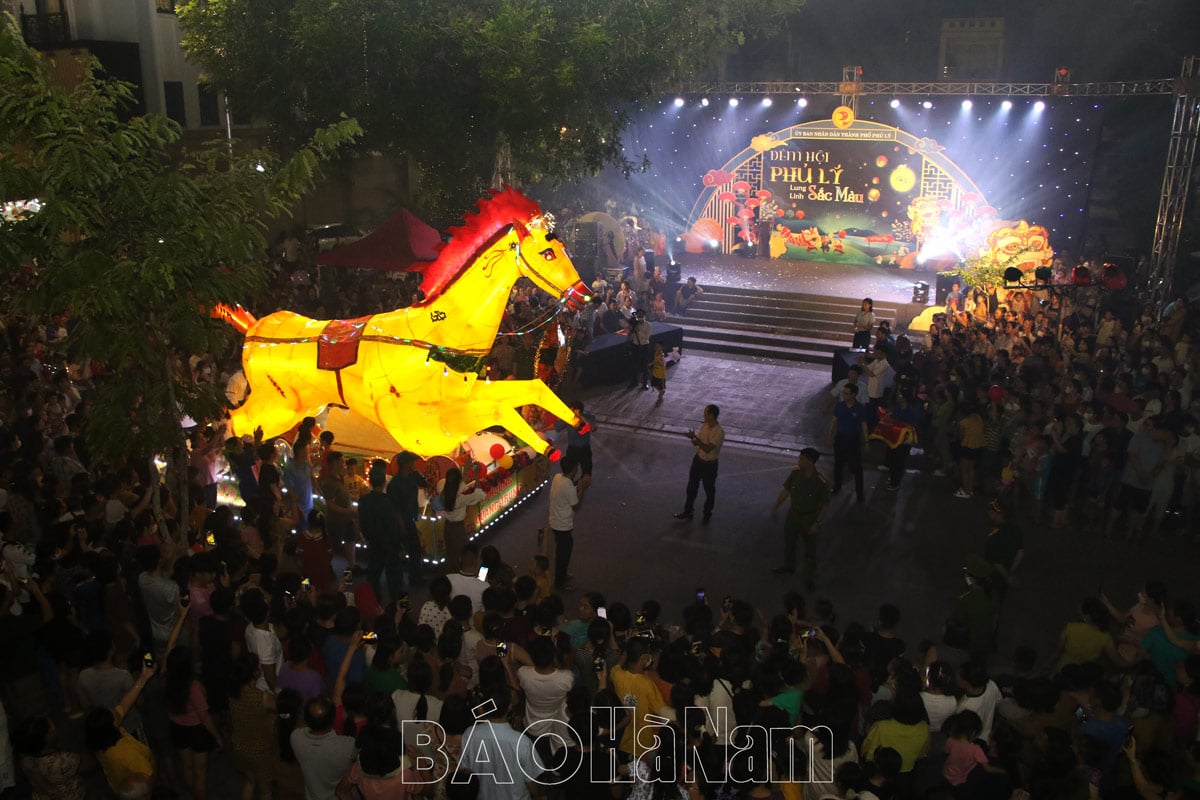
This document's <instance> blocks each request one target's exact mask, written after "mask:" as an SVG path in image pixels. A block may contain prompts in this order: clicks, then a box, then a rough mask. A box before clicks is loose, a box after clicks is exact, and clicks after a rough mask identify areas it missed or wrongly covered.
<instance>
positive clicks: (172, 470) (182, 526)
mask: <svg viewBox="0 0 1200 800" xmlns="http://www.w3.org/2000/svg"><path fill="white" fill-rule="evenodd" d="M171 366H172V364H171V359H169V358H168V359H167V360H166V364H165V367H166V369H165V372H166V380H167V402H168V403H169V404H170V409H171V410H170V412H169V413H170V417H171V420H172V422H173V423H174V426H175V427H174V430H175V435H176V439H177V441H176V444H175V447H173V448H171V449H170V450H168V451H167V453H166V460H167V474H168V475H175V476H176V478H177V479H178V483H179V486H178V487H177V488H176V490H175V492H174V494H175V507H176V514H177V515H178V516H179V535H180V538H182V540H183V541H182V542H181V543H182V544H184V545H186V544H187V536H188V522H189V521H190V519H191V511H192V509H191V505H190V501H189V499H188V481H187V466H186V458H187V437H185V436H184V435H183V426H182V425H181V424H180V420H179V401H178V399H177V398H176V397H175V376H174V375H173V374H172V372H171ZM177 458H183V459H185V465H184V466H183V469H179V466H180V465H179V464H177V463H176V459H177ZM154 503H155V506H156V510H157V506H158V504H159V495H158V486H157V485H155V488H154ZM158 518H159V523H158V524H159V525H160V526H161V528H162V530H161V531H160V534H161V535H162V537H163V541H166V538H167V532H166V522H165V521H164V520H163V519H162V514H161V513H159V517H158Z"/></svg>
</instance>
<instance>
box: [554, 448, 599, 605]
mask: <svg viewBox="0 0 1200 800" xmlns="http://www.w3.org/2000/svg"><path fill="white" fill-rule="evenodd" d="M577 466H578V462H577V461H576V460H575V458H574V457H573V456H564V457H563V459H562V461H560V462H559V467H560V468H561V470H562V472H560V473H559V474H558V475H555V476H554V480H552V481H551V482H550V530H551V532H552V533H553V534H554V588H555V589H560V590H565V589H570V588H571V575H570V573H569V572H568V571H567V569H568V567H570V566H571V552H572V551H573V550H574V549H575V512H576V511H578V510H579V506H580V505H582V504H583V495H584V493H585V492H586V491H587V488H588V487H589V486H591V484H592V476H591V475H584V476H583V477H582V478H580V479H579V483H575V482H574V481H573V480H572V477H573V476H574V475H575V469H576V467H577Z"/></svg>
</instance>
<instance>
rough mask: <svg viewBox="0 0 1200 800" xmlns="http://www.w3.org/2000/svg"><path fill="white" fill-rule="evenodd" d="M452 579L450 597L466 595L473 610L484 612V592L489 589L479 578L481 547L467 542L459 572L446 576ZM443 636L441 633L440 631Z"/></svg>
mask: <svg viewBox="0 0 1200 800" xmlns="http://www.w3.org/2000/svg"><path fill="white" fill-rule="evenodd" d="M446 577H447V578H449V579H450V596H451V597H458V596H459V595H460V594H465V595H466V596H467V597H469V598H471V608H472V609H473V610H474V611H476V612H478V611H483V590H484V589H486V588H487V586H488V585H487V581H486V580H480V578H479V545H478V544H476V543H475V542H467V544H466V546H464V547H463V551H462V566H461V568H460V569H459V571H458V572H451V573H450V574H449V575H447V576H446ZM438 634H439V635H440V634H441V631H438Z"/></svg>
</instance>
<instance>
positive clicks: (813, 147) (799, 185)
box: [684, 116, 997, 266]
mask: <svg viewBox="0 0 1200 800" xmlns="http://www.w3.org/2000/svg"><path fill="white" fill-rule="evenodd" d="M835 118H836V116H835ZM703 183H704V190H703V191H702V192H701V194H700V196H699V198H697V200H696V202H695V204H694V205H693V207H692V211H691V215H690V217H689V220H688V231H687V233H686V234H685V235H684V239H685V242H686V244H687V248H688V249H689V250H691V251H694V252H700V251H702V250H704V249H706V248H707V249H712V247H713V242H714V241H715V242H717V243H718V246H719V247H720V248H721V249H722V250H723V251H725V252H731V251H736V250H738V249H740V248H744V247H753V248H755V249H759V250H765V249H766V248H763V247H761V246H760V244H759V243H760V241H762V242H764V243H767V244H768V245H769V249H770V255H771V257H772V258H794V259H804V260H806V261H829V262H835V263H844V264H899V265H902V266H912V263H913V261H914V260H915V259H916V257H917V254H918V253H921V254H923V255H924V256H925V257H928V258H934V259H940V258H948V259H954V258H955V257H956V256H962V255H966V254H969V253H972V252H974V251H975V250H977V249H978V247H979V246H980V245H981V244H982V243H983V242H985V241H986V239H987V234H988V233H989V232H990V231H991V230H992V229H993V228H994V227H995V225H996V223H997V213H996V210H995V209H994V208H993V207H991V206H990V205H988V204H987V201H986V200H985V199H984V197H983V193H982V192H980V190H979V188H978V187H977V186H975V184H974V183H973V182H972V181H971V179H970V178H969V177H968V176H967V175H966V173H964V172H963V170H961V169H960V168H959V167H958V165H956V164H955V163H954V162H953V161H951V160H950V159H949V158H947V157H946V155H945V153H944V148H943V147H942V146H941V145H939V144H938V143H937V141H935V140H933V139H930V138H927V137H916V136H913V135H912V134H910V133H907V132H905V131H903V130H900V129H899V128H894V127H892V126H889V125H883V124H880V123H877V122H867V121H862V120H859V121H855V122H853V123H852V124H845V123H844V122H835V121H834V120H818V121H814V122H806V123H803V124H798V125H792V126H790V127H788V128H784V129H783V130H779V131H775V132H772V133H765V134H759V135H756V136H754V137H752V138H751V140H750V142H749V146H748V147H746V148H745V149H743V150H742V151H741V152H740V153H738V154H737V155H735V156H734V157H733V158H731V159H729V160H728V161H727V162H726V163H725V164H724V165H723V166H721V167H720V168H717V169H710V170H708V172H706V173H705V174H704V177H703Z"/></svg>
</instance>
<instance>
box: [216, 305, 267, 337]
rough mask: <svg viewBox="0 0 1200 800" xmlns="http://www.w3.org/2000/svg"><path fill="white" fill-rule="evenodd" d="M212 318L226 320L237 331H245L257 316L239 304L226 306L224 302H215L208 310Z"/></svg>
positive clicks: (254, 321) (256, 320)
mask: <svg viewBox="0 0 1200 800" xmlns="http://www.w3.org/2000/svg"><path fill="white" fill-rule="evenodd" d="M208 313H209V315H210V316H211V317H213V319H220V320H224V321H225V322H228V323H229V324H230V325H231V326H233V328H234V330H236V331H237V332H238V333H243V334H244V333H245V332H246V331H248V330H250V326H251V325H253V324H254V323H256V322H258V318H257V317H255V316H254V315H253V314H251V313H250V312H249V311H247V310H246V309H244V308H242V307H241V306H234V307H231V306H227V305H225V304H224V303H217V305H216V307H215V308H213V310H212V311H210V312H208Z"/></svg>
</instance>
